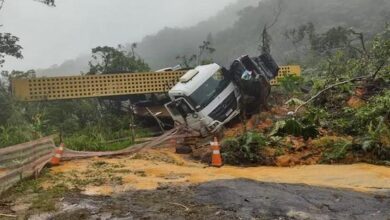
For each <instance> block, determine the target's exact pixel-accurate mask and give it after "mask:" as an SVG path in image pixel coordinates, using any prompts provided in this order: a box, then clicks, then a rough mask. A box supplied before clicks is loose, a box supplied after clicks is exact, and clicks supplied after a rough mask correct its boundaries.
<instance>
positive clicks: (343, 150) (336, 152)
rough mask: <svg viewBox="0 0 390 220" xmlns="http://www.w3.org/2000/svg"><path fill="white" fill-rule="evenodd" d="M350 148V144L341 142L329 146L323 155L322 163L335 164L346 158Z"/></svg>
mask: <svg viewBox="0 0 390 220" xmlns="http://www.w3.org/2000/svg"><path fill="white" fill-rule="evenodd" d="M351 147H352V142H350V141H341V142H336V143H334V144H333V145H331V146H329V147H328V149H327V150H326V151H325V153H324V155H323V162H337V161H339V160H341V159H344V158H345V157H346V156H347V153H348V151H349V150H350V148H351Z"/></svg>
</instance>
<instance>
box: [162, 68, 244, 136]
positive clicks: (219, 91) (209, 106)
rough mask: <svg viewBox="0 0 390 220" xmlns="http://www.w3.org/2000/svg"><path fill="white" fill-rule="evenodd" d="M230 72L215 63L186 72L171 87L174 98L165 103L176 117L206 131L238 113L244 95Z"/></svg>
mask: <svg viewBox="0 0 390 220" xmlns="http://www.w3.org/2000/svg"><path fill="white" fill-rule="evenodd" d="M226 72H227V70H226V69H224V68H223V67H221V66H219V65H218V64H216V63H213V64H209V65H203V66H198V67H196V68H195V69H192V70H189V71H188V72H187V73H186V74H184V75H183V76H182V77H181V78H180V80H179V82H178V83H177V84H176V85H175V86H174V87H173V88H172V89H171V90H170V91H169V93H168V94H169V97H170V99H171V100H172V101H171V102H169V103H167V104H166V105H165V107H166V108H167V110H168V112H169V113H170V114H171V116H172V118H173V120H174V121H175V122H176V123H179V124H185V125H186V126H188V127H189V128H191V129H193V130H196V131H198V132H200V133H201V134H202V135H206V134H208V133H213V132H215V131H217V130H218V129H219V128H220V127H221V126H222V125H224V124H225V123H227V122H229V121H230V120H231V119H233V118H234V117H235V116H237V115H238V114H239V113H240V109H239V104H238V103H239V99H240V98H241V95H240V93H239V89H238V88H237V86H236V85H235V84H234V83H233V81H232V80H231V79H229V77H228V74H227V73H226Z"/></svg>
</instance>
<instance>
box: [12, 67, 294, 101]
mask: <svg viewBox="0 0 390 220" xmlns="http://www.w3.org/2000/svg"><path fill="white" fill-rule="evenodd" d="M185 73H186V71H172V72H147V73H121V74H105V75H85V76H67V77H41V78H32V79H13V80H12V82H11V84H12V94H13V95H14V96H15V97H16V98H17V99H19V100H21V101H49V100H65V99H80V98H95V97H109V96H121V95H135V94H151V93H166V92H168V91H169V90H170V89H171V88H172V87H173V86H174V85H175V84H176V83H177V82H178V81H179V78H180V77H181V76H183V75H184V74H185ZM288 74H293V75H300V74H301V68H300V67H299V66H282V67H281V68H280V71H279V74H278V76H277V77H276V78H275V79H274V80H271V82H270V83H271V85H278V80H279V79H280V78H283V77H284V76H285V75H288Z"/></svg>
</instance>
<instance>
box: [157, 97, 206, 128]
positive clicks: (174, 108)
mask: <svg viewBox="0 0 390 220" xmlns="http://www.w3.org/2000/svg"><path fill="white" fill-rule="evenodd" d="M165 107H166V108H167V110H168V112H169V113H170V114H171V116H172V119H173V120H174V121H175V123H179V124H185V125H187V126H188V127H190V128H192V129H194V130H197V131H200V130H201V128H202V123H201V118H200V115H199V113H198V112H196V111H195V109H194V108H193V107H192V106H191V105H190V104H189V103H188V102H187V100H186V99H185V98H183V97H181V98H178V99H176V100H174V101H172V102H169V103H167V104H165Z"/></svg>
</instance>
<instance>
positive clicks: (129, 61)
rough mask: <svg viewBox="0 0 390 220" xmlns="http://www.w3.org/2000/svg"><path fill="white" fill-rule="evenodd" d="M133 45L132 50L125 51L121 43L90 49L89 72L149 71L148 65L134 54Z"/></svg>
mask: <svg viewBox="0 0 390 220" xmlns="http://www.w3.org/2000/svg"><path fill="white" fill-rule="evenodd" d="M134 49H135V47H132V52H131V53H128V52H126V51H125V50H124V49H123V48H122V46H121V45H119V46H118V48H113V47H109V46H103V47H100V46H99V47H96V48H93V49H92V59H93V60H91V61H90V62H89V67H90V70H89V74H92V75H93V74H110V73H133V72H146V71H149V70H150V68H149V66H148V65H147V64H146V63H145V62H144V61H143V60H142V59H141V58H139V57H136V56H135V52H134Z"/></svg>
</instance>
